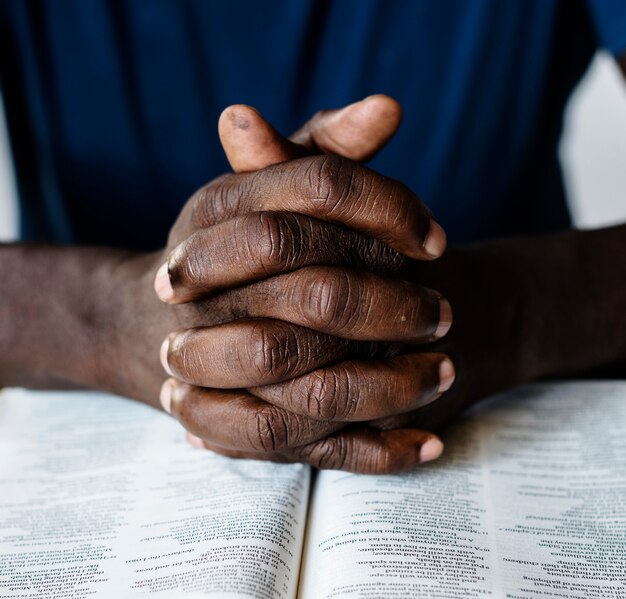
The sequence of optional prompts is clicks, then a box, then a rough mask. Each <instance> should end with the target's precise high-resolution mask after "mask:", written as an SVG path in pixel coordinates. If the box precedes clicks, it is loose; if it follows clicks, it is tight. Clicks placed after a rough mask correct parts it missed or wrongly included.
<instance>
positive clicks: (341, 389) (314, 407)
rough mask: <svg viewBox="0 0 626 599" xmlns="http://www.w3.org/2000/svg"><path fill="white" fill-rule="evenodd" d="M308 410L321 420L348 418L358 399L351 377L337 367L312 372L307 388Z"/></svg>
mask: <svg viewBox="0 0 626 599" xmlns="http://www.w3.org/2000/svg"><path fill="white" fill-rule="evenodd" d="M306 402H307V412H308V413H309V414H310V415H311V416H313V417H315V418H319V419H320V420H346V419H349V418H350V416H351V415H352V414H353V413H354V410H355V407H356V401H355V398H354V396H353V393H352V389H351V384H350V379H349V378H347V377H345V376H341V374H340V372H339V371H338V370H337V369H336V368H325V369H323V370H320V371H317V372H315V373H312V374H311V376H310V377H309V380H308V385H307V390H306Z"/></svg>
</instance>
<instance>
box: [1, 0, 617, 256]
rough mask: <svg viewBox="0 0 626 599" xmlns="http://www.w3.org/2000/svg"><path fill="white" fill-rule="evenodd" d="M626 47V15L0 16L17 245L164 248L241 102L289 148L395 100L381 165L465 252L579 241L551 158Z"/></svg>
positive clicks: (73, 4)
mask: <svg viewBox="0 0 626 599" xmlns="http://www.w3.org/2000/svg"><path fill="white" fill-rule="evenodd" d="M598 46H604V47H606V48H608V49H609V50H610V51H612V52H613V53H615V54H619V53H621V52H623V51H624V50H626V2H625V1H624V0H586V1H583V0H562V1H558V0H406V1H401V0H397V1H390V0H353V1H350V0H270V1H267V2H259V1H258V0H256V1H244V0H221V1H208V0H185V1H180V0H132V1H130V0H129V1H127V2H123V1H119V0H118V1H109V2H107V1H104V0H63V1H61V0H51V1H47V2H41V1H31V0H0V77H1V82H2V92H3V95H4V101H5V108H6V111H7V116H8V120H9V132H10V137H11V143H12V149H13V153H14V157H15V162H16V169H17V176H18V187H19V196H20V200H21V208H22V234H23V238H24V239H28V240H38V241H50V242H63V243H81V244H83V243H97V244H106V245H116V246H120V247H128V248H137V249H150V248H157V247H159V246H162V245H163V244H164V242H165V239H166V235H167V231H168V229H169V228H170V226H171V225H172V223H173V221H174V220H175V218H176V216H177V214H178V212H179V210H180V208H181V207H182V205H183V204H184V202H185V201H186V199H187V198H188V197H189V196H190V194H191V193H192V192H193V191H194V190H195V189H196V188H197V187H199V186H200V185H202V184H203V183H205V182H207V181H209V180H210V179H212V178H213V177H215V176H216V175H218V174H220V173H221V172H223V171H225V170H227V163H226V161H225V159H224V156H223V153H222V150H221V148H220V145H219V141H218V138H217V133H216V123H217V119H218V116H219V114H220V112H221V110H222V109H223V108H224V107H225V106H227V105H228V104H231V103H240V102H243V103H247V104H251V105H253V106H255V107H257V108H258V109H259V110H260V111H261V112H262V113H263V114H264V115H265V116H266V117H267V118H268V119H269V120H270V121H271V122H272V123H273V124H275V126H276V127H277V128H278V129H279V130H281V131H282V132H284V133H289V132H291V131H292V130H295V129H296V128H298V127H299V125H301V124H302V123H303V122H304V121H305V120H306V119H307V118H308V117H310V115H312V114H313V113H314V112H316V111H317V110H319V109H321V108H331V107H338V106H342V105H344V104H348V103H350V102H353V101H355V100H358V99H361V98H363V97H365V96H367V95H369V94H373V93H386V94H389V95H391V96H393V97H395V98H396V99H398V100H399V101H400V102H401V104H402V105H403V107H404V113H405V120H404V124H403V127H402V129H401V131H400V133H399V134H398V135H397V137H396V138H395V139H394V140H393V141H392V143H391V144H390V145H389V146H388V148H387V149H385V150H384V151H383V152H382V154H381V155H380V156H379V157H377V158H376V159H375V160H374V161H373V162H372V166H373V168H375V169H377V170H379V171H381V172H383V173H384V174H386V175H389V176H392V177H395V178H397V179H400V180H402V181H403V182H405V183H406V184H408V185H409V186H410V187H411V188H412V189H414V190H415V191H416V192H417V193H418V194H419V195H420V196H421V197H422V198H423V199H424V201H425V202H426V203H427V204H428V205H429V206H430V207H431V208H432V210H433V212H434V213H435V215H436V217H437V218H438V220H439V221H440V222H441V223H442V225H443V226H444V227H445V228H446V230H447V232H448V234H449V237H450V238H451V239H452V240H453V241H457V242H465V241H471V240H477V239H486V238H490V237H494V236H501V235H511V234H527V233H535V232H543V231H555V230H558V229H562V228H566V227H567V226H569V216H568V212H567V208H566V204H565V199H564V192H563V187H562V182H561V174H560V170H559V165H558V160H557V143H558V138H559V135H560V131H561V120H562V114H563V109H564V105H565V102H566V100H567V98H568V95H569V93H570V92H571V90H572V88H573V86H574V85H575V84H576V82H577V81H578V80H579V78H580V77H581V75H582V74H583V72H584V70H585V68H586V66H587V64H588V62H589V60H590V58H591V56H592V54H593V52H594V50H595V49H596V47H598Z"/></svg>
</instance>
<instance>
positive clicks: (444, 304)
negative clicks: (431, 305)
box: [435, 297, 452, 339]
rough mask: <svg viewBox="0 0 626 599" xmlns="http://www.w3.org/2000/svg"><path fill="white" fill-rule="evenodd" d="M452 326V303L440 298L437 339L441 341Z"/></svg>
mask: <svg viewBox="0 0 626 599" xmlns="http://www.w3.org/2000/svg"><path fill="white" fill-rule="evenodd" d="M451 326H452V306H450V302H449V301H448V300H447V299H445V298H443V297H440V298H439V325H438V326H437V330H436V331H435V338H437V339H441V337H443V336H444V335H445V334H446V333H447V332H448V331H449V330H450V327H451Z"/></svg>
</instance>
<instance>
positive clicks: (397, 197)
mask: <svg viewBox="0 0 626 599" xmlns="http://www.w3.org/2000/svg"><path fill="white" fill-rule="evenodd" d="M367 102H369V105H368V106H364V103H358V104H357V105H353V106H352V107H348V108H347V109H344V111H343V112H341V113H338V112H334V113H322V114H320V115H317V116H316V117H315V118H314V119H313V121H311V123H309V124H308V125H307V126H306V127H305V128H304V129H303V131H301V132H300V133H299V134H298V135H297V137H296V139H297V140H298V141H299V142H300V143H298V144H296V143H293V142H289V141H287V140H285V139H283V138H281V137H280V136H279V135H278V134H277V133H276V132H274V131H273V130H272V129H271V128H270V127H269V125H267V123H265V122H264V121H263V120H262V119H261V117H260V116H259V115H258V114H257V113H256V112H254V111H252V110H251V109H249V108H246V107H232V108H231V109H229V110H227V111H226V113H225V114H224V115H223V116H222V119H221V122H220V133H221V136H222V141H223V144H224V147H225V150H226V152H227V155H228V157H229V159H230V161H231V165H233V167H234V170H235V171H236V174H231V175H225V176H222V177H220V178H218V179H217V180H215V181H213V182H211V183H209V184H208V185H207V186H205V187H203V188H202V189H200V190H199V191H198V192H197V193H196V194H195V195H194V196H193V197H192V198H191V200H190V201H189V202H188V204H187V206H186V207H185V209H184V210H183V212H182V213H181V216H180V218H179V220H178V222H177V223H176V225H175V226H174V228H173V229H172V232H171V234H170V241H169V245H168V252H167V260H166V261H165V262H164V263H163V264H162V266H161V267H160V268H159V270H158V273H157V276H156V280H155V289H156V291H157V293H158V295H159V297H160V299H161V300H162V301H164V302H166V303H168V304H173V306H172V308H171V309H172V310H177V311H178V322H179V323H180V325H181V326H180V328H179V329H178V330H175V331H173V332H171V334H170V335H168V337H167V338H166V339H165V341H164V343H163V346H162V348H161V362H162V364H163V367H164V368H165V370H166V371H167V373H168V374H169V375H170V378H168V379H167V380H166V382H165V383H164V385H163V387H162V391H161V399H162V403H163V405H164V406H165V408H166V409H167V410H168V411H169V412H170V413H171V414H172V415H173V416H174V417H176V418H177V419H178V420H179V421H180V422H181V424H182V425H183V426H184V427H185V428H186V429H187V430H188V431H189V432H190V433H191V435H190V439H191V442H192V443H194V444H196V445H202V446H204V447H207V448H209V449H212V450H214V451H217V452H220V453H223V454H226V455H230V456H234V457H252V458H261V459H273V460H280V461H294V460H297V461H305V462H308V463H311V464H313V465H314V466H317V467H320V468H340V469H345V470H349V471H355V472H393V471H399V470H403V469H407V468H410V467H412V466H414V465H415V464H416V463H419V462H423V461H427V460H429V459H433V458H435V457H437V456H438V455H439V453H440V452H441V449H442V445H441V442H440V441H439V440H438V438H437V437H436V436H435V435H433V434H432V433H429V432H426V431H422V430H418V429H414V428H411V427H409V428H392V429H390V430H384V428H385V427H384V426H376V425H373V424H372V421H380V419H385V418H387V417H390V416H396V415H402V414H405V413H410V412H412V411H414V410H416V409H418V408H420V407H423V406H425V405H426V404H429V403H430V402H432V401H434V400H435V399H436V398H438V397H439V396H440V395H441V394H442V393H443V392H445V391H446V390H447V389H448V388H449V387H450V386H451V384H452V382H453V380H454V367H453V365H452V362H451V361H450V359H449V358H448V357H447V356H446V355H444V354H442V353H438V352H433V351H429V348H428V346H427V345H425V344H429V343H431V342H433V341H436V340H438V339H440V338H441V337H443V336H444V335H445V334H446V333H447V331H448V329H449V328H450V325H451V320H452V314H451V309H450V305H449V303H448V301H447V300H446V299H445V298H443V297H442V296H441V294H440V293H439V292H438V291H436V290H433V289H429V288H427V287H424V286H422V285H420V283H419V281H416V280H414V277H413V275H412V273H413V269H412V268H411V264H412V263H414V262H415V261H430V260H433V259H435V258H437V257H439V255H441V253H442V252H443V250H444V248H445V235H444V234H443V231H442V230H441V228H440V227H439V225H437V224H436V222H435V221H434V220H433V218H432V216H431V215H430V212H429V211H428V209H427V208H426V207H425V206H424V205H423V204H422V203H421V201H420V200H419V198H418V197H417V196H416V195H415V194H414V193H413V192H412V191H411V190H409V189H408V188H406V187H405V186H404V185H402V184H401V183H399V182H397V181H394V180H391V179H388V178H386V177H384V176H382V175H380V174H378V173H376V172H374V171H372V170H370V169H368V168H366V167H364V166H362V165H361V164H359V163H358V162H357V161H355V160H351V159H349V158H351V157H357V158H361V157H365V156H367V155H370V154H372V153H374V152H375V151H377V150H378V149H379V148H380V146H382V145H383V144H384V142H385V141H386V140H387V139H388V138H389V137H390V136H391V134H393V132H394V131H395V128H396V127H397V124H398V122H399V118H397V115H395V114H394V111H397V110H399V109H398V108H397V105H395V103H393V101H391V100H390V99H388V98H383V97H376V98H373V99H370V100H366V101H365V103H367ZM368 111H369V112H368ZM374 116H376V118H375V119H374ZM368 119H369V120H368ZM363 120H364V121H365V124H367V123H368V122H371V125H370V126H369V128H365V130H364V131H363V130H362V129H359V128H357V125H359V126H360V127H362V125H363V123H361V122H360V121H363ZM255 144H256V145H255ZM255 147H256V148H258V151H256V152H255V151H252V150H253V149H254V148H255ZM242 148H243V149H242ZM323 151H327V152H334V153H342V154H344V156H348V158H345V157H340V156H338V155H331V154H325V153H320V152H323ZM264 156H265V157H264ZM242 171H248V172H242Z"/></svg>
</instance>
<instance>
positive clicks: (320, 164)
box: [304, 155, 364, 215]
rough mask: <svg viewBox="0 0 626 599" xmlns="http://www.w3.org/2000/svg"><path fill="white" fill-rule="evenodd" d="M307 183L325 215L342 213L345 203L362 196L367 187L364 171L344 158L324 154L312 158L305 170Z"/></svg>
mask: <svg viewBox="0 0 626 599" xmlns="http://www.w3.org/2000/svg"><path fill="white" fill-rule="evenodd" d="M304 181H305V182H306V183H307V185H308V186H309V191H310V193H311V194H312V196H313V199H314V200H315V201H316V203H317V207H318V210H320V211H321V212H323V213H325V214H331V215H332V214H333V213H335V212H341V211H342V209H345V206H346V200H347V199H348V198H350V197H353V196H354V194H357V195H361V193H362V191H363V186H364V177H363V172H362V169H361V168H360V167H359V165H358V164H357V163H355V162H354V161H352V160H348V159H347V158H343V157H341V156H332V155H321V156H316V157H314V158H313V159H311V160H310V161H309V162H308V164H307V167H306V173H305V177H304Z"/></svg>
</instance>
